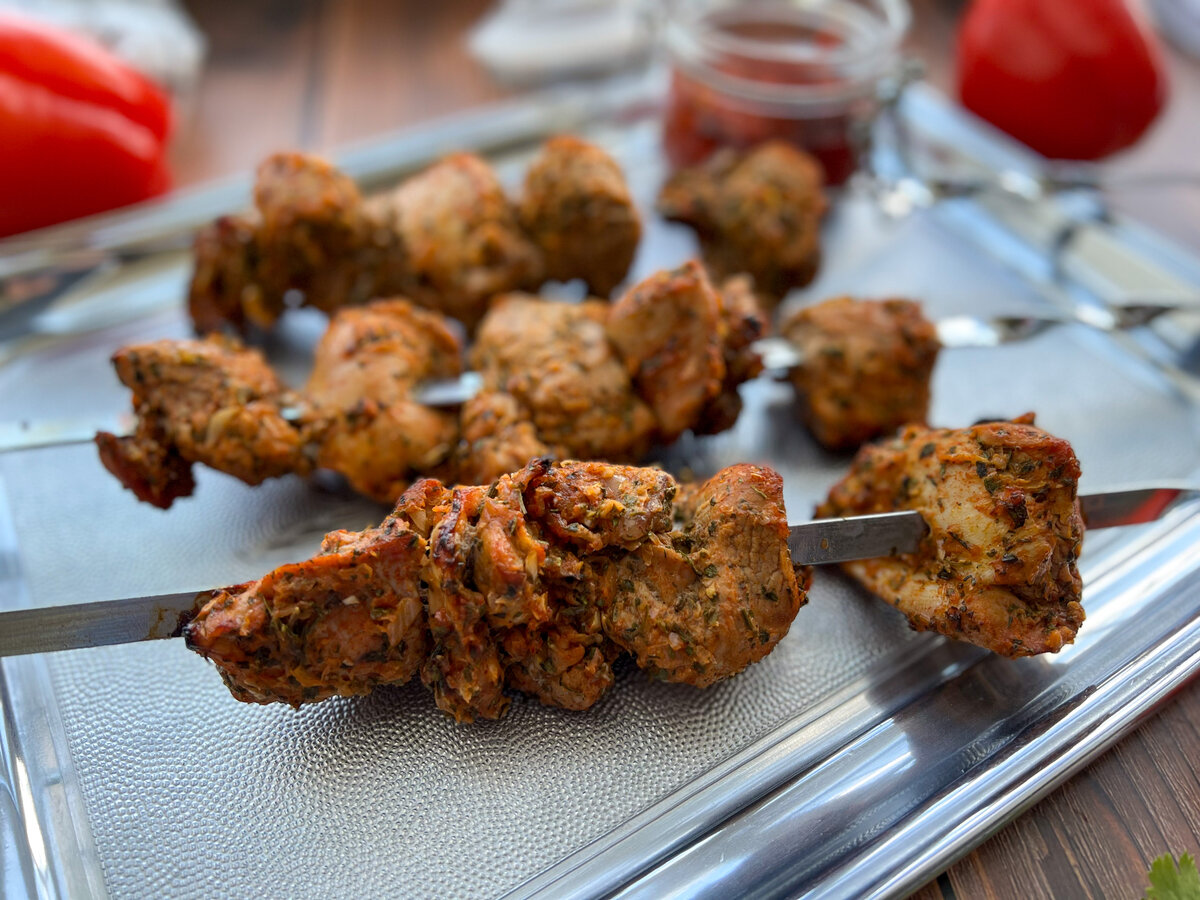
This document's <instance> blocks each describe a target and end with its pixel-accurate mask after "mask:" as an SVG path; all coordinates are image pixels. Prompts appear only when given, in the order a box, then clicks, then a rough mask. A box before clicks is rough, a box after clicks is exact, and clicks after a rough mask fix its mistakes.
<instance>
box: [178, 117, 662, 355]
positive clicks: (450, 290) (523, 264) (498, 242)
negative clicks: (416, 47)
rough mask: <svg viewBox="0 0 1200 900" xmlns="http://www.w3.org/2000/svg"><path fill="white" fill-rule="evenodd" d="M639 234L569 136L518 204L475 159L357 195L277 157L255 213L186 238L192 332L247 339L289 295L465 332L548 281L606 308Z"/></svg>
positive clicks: (604, 159) (456, 159) (345, 181)
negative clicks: (385, 308) (404, 302)
mask: <svg viewBox="0 0 1200 900" xmlns="http://www.w3.org/2000/svg"><path fill="white" fill-rule="evenodd" d="M640 237H641V220H640V218H639V216H638V213H637V210H636V208H635V207H634V205H633V201H632V199H631V197H630V195H629V190H628V187H627V186H626V183H625V177H624V175H623V174H622V172H621V169H620V167H619V166H618V165H617V164H616V162H615V161H614V160H613V159H612V157H610V156H609V155H608V154H607V153H606V152H604V151H603V150H602V149H600V148H599V147H596V146H595V145H593V144H589V143H587V142H585V141H581V140H579V139H577V138H573V137H565V136H564V137H558V138H554V139H552V140H550V141H547V142H546V144H545V145H544V146H543V148H542V151H541V153H540V154H539V155H538V157H537V158H536V159H534V161H533V162H532V163H531V165H530V168H529V170H528V172H527V176H526V180H525V184H524V188H523V191H522V194H521V196H520V198H519V199H518V200H517V201H516V202H513V201H510V200H509V198H508V197H507V196H506V194H505V192H504V189H503V188H502V187H501V185H500V182H499V180H498V179H497V177H496V173H495V172H494V171H493V170H492V168H491V166H490V165H488V163H487V162H485V161H484V160H483V159H481V158H480V157H478V156H475V155H474V154H469V153H456V154H453V155H451V156H448V157H446V158H445V159H443V160H441V161H440V162H438V163H435V164H434V165H433V166H431V167H430V168H428V169H426V170H425V171H424V172H421V173H420V174H418V175H416V176H414V177H413V178H410V179H408V180H407V181H405V182H403V183H402V184H401V185H400V186H399V187H397V188H395V189H394V190H392V191H390V192H388V193H386V194H383V195H380V196H377V197H371V198H365V197H363V196H362V194H361V193H360V192H359V190H358V188H357V186H356V185H355V184H354V182H353V181H352V180H351V179H350V178H349V176H347V175H346V174H344V173H342V172H340V171H338V170H337V169H336V168H335V167H333V166H332V165H330V164H329V163H327V162H325V161H324V160H322V159H319V158H317V157H314V156H309V155H306V154H301V153H278V154H275V155H273V156H271V157H269V158H268V159H267V160H266V161H264V162H263V163H262V165H261V166H260V167H259V169H258V174H257V180H256V183H255V187H254V210H253V211H252V212H250V213H248V214H244V215H236V216H224V217H222V218H219V219H217V220H215V221H214V222H212V223H211V224H209V225H208V226H206V227H205V228H203V229H201V231H200V233H199V234H198V235H197V237H196V241H195V268H194V272H193V275H192V281H191V286H190V289H189V295H188V308H189V311H190V313H191V316H192V321H193V323H194V324H195V327H196V329H197V330H198V331H199V332H201V333H206V332H212V331H219V330H228V329H230V328H232V329H234V330H239V331H244V330H245V329H246V327H247V326H250V325H254V326H257V327H259V328H269V327H270V326H271V325H273V324H274V323H275V321H276V320H277V319H278V318H279V317H280V316H281V315H282V314H283V312H284V311H285V309H286V308H287V306H288V302H289V300H290V299H291V298H292V297H296V298H298V299H300V300H301V301H302V302H303V303H304V304H306V305H310V306H315V307H317V308H319V309H321V310H324V311H325V312H328V313H332V312H334V311H336V310H338V309H341V308H343V307H346V306H354V305H361V304H363V303H366V302H368V301H370V300H374V299H377V298H381V297H392V296H404V297H407V298H408V299H410V300H412V301H413V302H414V303H417V304H418V305H421V306H424V307H427V308H429V309H434V310H437V311H439V312H441V313H443V314H445V315H448V316H451V317H453V318H455V319H458V320H460V321H461V322H463V323H464V324H466V325H467V326H468V327H473V326H474V325H475V324H476V323H477V322H478V321H479V319H480V318H481V317H482V316H483V314H484V312H485V310H486V309H487V304H488V301H489V300H490V299H491V298H492V297H493V296H494V295H496V294H501V293H505V292H507V291H514V290H531V289H534V288H536V287H538V286H539V285H541V284H542V283H543V282H544V281H546V280H547V279H558V280H562V281H569V280H571V279H575V278H579V279H582V280H583V281H584V282H585V283H586V284H587V285H588V288H589V289H590V290H591V291H592V292H593V293H595V294H598V295H601V296H605V297H607V296H608V294H609V293H610V292H611V291H612V290H613V288H614V287H616V286H617V284H618V283H620V282H621V281H623V280H624V278H625V275H626V273H627V272H628V270H629V265H630V263H631V261H632V260H633V255H634V252H635V251H636V249H637V244H638V240H639V239H640Z"/></svg>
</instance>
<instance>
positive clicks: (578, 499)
mask: <svg viewBox="0 0 1200 900" xmlns="http://www.w3.org/2000/svg"><path fill="white" fill-rule="evenodd" d="M787 540H788V528H787V517H786V515H785V512H784V508H783V493H782V481H781V479H780V478H779V476H778V475H777V474H776V473H774V472H772V471H771V470H769V469H764V468H760V467H757V466H749V465H740V466H733V467H730V468H728V469H725V470H723V471H722V472H720V473H718V474H717V475H716V476H714V477H713V478H712V479H710V480H709V481H707V482H705V483H704V484H702V485H699V486H697V487H691V488H688V489H684V490H680V489H679V488H678V486H677V485H676V483H675V481H674V479H672V478H671V476H670V475H667V474H666V473H664V472H661V471H658V470H654V469H639V468H634V467H629V466H614V465H609V464H606V463H585V462H564V463H551V462H549V461H547V460H544V459H542V460H535V461H534V462H531V463H530V464H529V465H528V466H526V467H525V468H523V469H522V470H520V471H519V472H515V473H512V474H509V475H504V476H502V477H500V478H499V479H497V480H496V481H495V482H493V483H492V484H491V485H488V486H462V487H457V488H449V487H446V486H444V485H442V484H441V483H440V482H437V481H434V480H432V479H425V480H422V481H419V482H417V483H416V484H414V485H413V486H412V487H411V488H410V489H409V490H408V491H406V492H405V494H404V495H403V496H402V497H401V498H400V501H399V502H398V503H397V505H396V507H395V509H394V510H393V512H392V514H391V515H390V516H388V518H387V519H386V520H385V521H384V522H383V524H382V525H380V526H379V527H378V528H373V529H368V530H367V531H364V532H360V533H350V532H334V533H332V534H330V535H328V536H326V539H325V543H324V545H323V547H322V550H321V553H320V554H319V555H318V556H316V557H314V558H313V559H310V560H308V561H306V562H303V563H297V564H294V565H289V566H282V567H280V568H279V569H277V570H275V571H274V572H272V573H270V574H269V575H267V576H265V577H264V578H262V579H260V580H258V581H256V582H252V583H249V584H242V585H235V586H232V587H230V588H226V589H224V590H221V591H216V592H213V594H212V597H211V599H210V600H209V601H208V602H207V603H206V604H205V605H204V606H203V608H202V609H201V610H200V612H199V613H198V615H197V616H196V618H195V619H194V620H193V621H192V622H191V624H190V625H188V626H187V628H186V630H185V637H186V639H187V643H188V645H189V646H190V647H191V648H192V649H194V650H196V651H197V652H199V653H201V654H202V655H204V656H206V657H207V658H209V659H210V660H212V661H213V662H214V663H215V664H216V665H217V667H218V668H219V669H220V670H221V673H222V676H223V677H224V679H225V681H226V683H227V684H228V685H229V687H230V690H231V691H232V692H233V694H234V696H235V697H237V698H238V699H241V700H246V701H251V702H258V703H265V702H273V701H283V702H287V703H291V704H292V705H298V704H300V703H304V702H310V701H316V700H321V699H324V698H326V697H329V696H333V695H334V694H343V695H347V694H360V693H366V692H368V691H370V690H371V689H373V688H374V687H375V686H376V685H378V684H393V683H402V682H404V681H407V680H408V679H409V678H410V677H412V676H413V675H415V674H417V673H418V671H419V674H420V676H421V679H422V681H424V682H425V684H426V685H427V686H429V688H430V689H431V690H432V691H433V694H434V697H435V700H436V701H437V704H438V706H439V707H440V708H441V709H442V710H443V711H445V712H447V713H448V714H450V715H452V716H453V717H454V718H456V719H458V720H459V721H471V720H472V719H474V718H477V717H481V718H497V717H499V716H500V715H502V714H503V712H504V710H505V708H506V707H507V705H508V697H507V693H506V691H507V690H508V689H514V688H515V689H517V690H521V691H523V692H525V693H529V694H531V695H533V696H536V697H537V698H538V699H539V700H541V701H542V702H543V703H546V704H548V705H552V706H561V707H565V708H568V709H585V708H587V707H588V706H591V705H592V704H594V703H595V702H596V701H597V700H598V699H600V697H602V696H603V695H604V693H605V692H606V691H607V690H608V689H609V687H611V685H612V681H613V676H612V668H611V664H612V661H613V660H614V659H615V658H616V657H617V656H619V655H620V654H621V653H625V652H627V653H630V654H632V655H633V656H634V657H635V658H636V660H637V662H638V664H639V665H640V666H642V667H643V668H645V669H647V670H648V671H650V672H652V673H653V674H654V675H656V676H657V677H660V678H663V679H665V680H668V681H678V682H684V683H688V684H695V685H697V686H701V687H703V686H707V685H710V684H713V683H715V682H716V681H719V680H721V679H723V678H727V677H729V676H731V675H734V674H736V673H737V672H739V671H741V670H742V669H743V668H745V667H746V666H747V665H749V664H750V663H752V662H755V661H757V660H758V659H761V658H762V657H763V656H765V655H766V654H767V653H769V652H770V650H771V649H772V648H773V647H774V646H775V644H776V643H777V642H778V641H779V640H780V638H782V637H783V636H784V634H786V633H787V630H788V627H789V626H790V624H791V621H792V619H793V617H794V616H795V614H796V611H797V610H798V609H799V607H800V606H801V605H803V603H804V602H805V595H804V590H803V588H802V582H803V581H804V580H805V578H806V574H805V573H804V572H801V575H800V580H799V581H798V580H797V573H796V572H795V571H794V569H793V566H792V564H791V560H790V556H789V554H788V549H787Z"/></svg>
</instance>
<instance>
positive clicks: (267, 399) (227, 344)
mask: <svg viewBox="0 0 1200 900" xmlns="http://www.w3.org/2000/svg"><path fill="white" fill-rule="evenodd" d="M113 364H114V365H115V366H116V370H117V376H118V377H119V378H120V379H121V382H122V383H123V384H124V385H125V386H126V387H128V388H129V389H130V390H131V391H133V409H134V412H135V413H136V414H137V427H136V430H135V432H134V434H132V435H130V436H128V437H117V436H115V435H112V434H109V433H107V432H101V433H99V434H98V435H96V443H97V445H98V447H99V449H100V459H101V461H102V462H103V463H104V465H105V467H106V468H107V469H108V470H109V471H110V472H112V473H113V474H114V475H116V476H117V478H118V479H120V481H121V482H122V483H123V484H124V485H125V486H126V487H128V488H129V489H130V490H132V491H133V492H134V493H135V494H137V496H138V499H140V500H144V501H146V502H147V503H151V504H153V505H155V506H158V507H160V508H162V509H166V508H167V507H169V506H170V505H171V503H172V502H173V501H174V500H175V499H176V498H177V497H182V496H187V495H188V494H190V493H191V492H192V490H193V489H194V487H195V482H194V480H193V478H192V473H191V466H192V464H193V463H203V464H204V465H207V466H211V467H212V468H214V469H217V470H218V471H221V472H226V473H228V474H230V475H232V476H233V477H235V478H238V479H241V480H242V481H245V482H246V483H247V484H259V483H260V482H262V481H264V480H265V479H267V478H274V477H276V476H279V475H283V474H285V473H288V472H299V473H305V472H307V471H309V470H310V469H311V467H312V464H311V461H310V459H309V457H308V455H307V453H306V452H305V445H306V440H307V439H306V435H305V431H304V428H303V427H302V426H301V425H298V424H293V423H292V422H289V421H288V420H287V419H286V418H285V417H284V411H285V409H286V408H288V407H292V406H294V405H295V404H296V403H297V402H298V398H297V397H296V396H295V395H294V394H292V393H291V392H289V391H288V390H287V389H286V388H285V387H284V386H283V384H282V383H281V382H280V381H279V379H278V378H277V377H276V376H275V373H274V372H273V371H272V370H271V368H270V367H269V366H268V365H267V363H266V360H264V359H263V357H262V354H260V353H259V352H258V351H257V350H250V349H247V348H245V347H242V346H241V345H240V344H238V343H237V342H236V341H233V340H229V339H225V338H220V337H210V338H207V339H205V340H199V341H170V340H163V341H155V342H153V343H150V344H141V345H138V346H133V347H126V348H125V349H123V350H120V351H118V352H117V354H116V355H115V356H114V357H113Z"/></svg>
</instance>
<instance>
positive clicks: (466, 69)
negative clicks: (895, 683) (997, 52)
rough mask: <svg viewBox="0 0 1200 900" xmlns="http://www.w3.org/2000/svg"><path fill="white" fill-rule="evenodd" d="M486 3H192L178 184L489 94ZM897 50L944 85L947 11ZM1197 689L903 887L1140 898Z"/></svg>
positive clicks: (1195, 220)
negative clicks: (968, 849)
mask: <svg viewBox="0 0 1200 900" xmlns="http://www.w3.org/2000/svg"><path fill="white" fill-rule="evenodd" d="M488 6H489V3H488V2H487V0H443V2H440V3H430V2H428V0H390V2H389V0H345V2H337V0H268V2H257V3H244V2H238V0H210V2H203V3H201V2H199V0H197V2H194V3H192V4H191V5H190V11H191V13H192V15H193V16H194V17H195V19H196V21H197V23H198V24H199V25H200V27H201V28H202V29H203V30H204V32H205V33H206V35H207V36H208V39H209V62H208V66H207V69H206V72H205V75H204V77H203V79H202V82H201V84H200V85H199V88H198V90H197V92H196V94H195V96H194V97H192V98H191V101H190V109H189V111H188V118H187V126H186V127H185V129H184V131H183V133H182V134H181V137H180V139H179V140H178V141H177V143H176V145H175V148H174V153H173V158H174V163H175V171H176V174H177V181H178V182H179V183H180V184H189V183H194V182H197V181H203V180H206V179H209V178H212V177H216V176H220V175H227V174H232V173H235V172H245V171H247V170H249V169H251V168H252V167H253V166H255V165H256V164H257V163H258V161H259V160H260V159H261V158H262V157H263V156H265V155H266V154H268V153H270V152H271V151H273V150H277V149H282V148H291V147H300V148H305V149H313V150H318V151H322V150H324V151H327V150H330V149H331V148H333V147H336V146H338V145H339V144H344V143H347V142H352V141H357V140H362V139H365V138H368V137H370V136H372V135H377V134H380V133H383V132H386V131H389V130H392V129H395V128H399V127H402V126H405V125H411V124H414V123H416V122H419V121H422V120H425V119H429V118H433V117H436V116H441V115H446V114H449V113H452V112H455V111H459V110H463V109H466V108H469V107H472V106H477V105H481V104H483V103H487V102H489V101H491V100H494V99H496V98H498V97H500V96H503V93H504V92H503V91H502V89H500V88H499V87H497V86H496V85H494V84H493V83H492V82H491V81H490V80H489V79H488V77H487V75H486V73H484V72H483V71H482V70H481V69H480V67H479V66H478V65H477V64H476V63H475V62H474V61H472V60H471V59H470V57H469V56H468V55H467V53H466V50H465V47H464V44H463V41H464V37H465V32H466V30H467V28H468V27H469V26H470V25H471V24H472V23H473V22H474V21H476V20H477V19H478V17H479V16H480V15H481V14H482V13H483V12H484V11H485V10H486V8H487V7H488ZM913 6H914V10H915V27H914V30H913V35H912V40H911V46H912V48H913V50H914V52H916V53H918V54H919V55H920V56H922V57H923V58H924V59H925V61H926V65H927V69H928V74H929V80H930V81H932V82H933V83H934V84H937V85H939V86H941V87H943V88H947V89H950V88H952V84H953V36H954V21H955V17H956V15H957V14H958V12H959V10H960V9H961V7H962V6H963V4H962V3H961V2H956V0H913ZM1170 65H1171V75H1172V77H1173V85H1172V87H1173V97H1172V101H1171V104H1170V106H1169V107H1168V109H1167V112H1166V113H1165V115H1164V116H1163V118H1162V120H1161V121H1160V122H1159V123H1158V124H1157V125H1156V126H1155V129H1154V131H1153V132H1151V134H1150V135H1149V136H1148V137H1147V139H1146V140H1145V141H1144V142H1143V143H1142V144H1140V145H1139V146H1138V147H1137V148H1135V149H1134V150H1133V151H1131V152H1130V153H1128V154H1126V155H1125V156H1124V157H1122V158H1120V159H1118V160H1116V161H1115V162H1114V164H1113V171H1115V172H1117V173H1122V172H1154V171H1165V170H1171V169H1174V170H1191V171H1196V170H1197V169H1200V164H1198V163H1197V161H1196V160H1197V158H1196V146H1197V144H1198V143H1200V128H1198V127H1197V125H1196V123H1197V122H1198V121H1200V64H1197V63H1196V62H1195V61H1194V60H1188V59H1184V58H1183V57H1181V56H1179V55H1178V54H1173V55H1172V56H1171V57H1170ZM1118 205H1119V207H1120V208H1122V209H1124V210H1127V211H1129V212H1130V213H1131V214H1133V215H1135V216H1137V217H1138V218H1140V219H1142V220H1143V221H1145V222H1147V223H1148V224H1150V225H1152V226H1154V227H1156V228H1159V229H1161V230H1163V231H1165V232H1167V233H1168V234H1171V235H1172V236H1174V237H1175V238H1176V239H1177V240H1180V241H1182V242H1184V243H1185V244H1187V245H1188V246H1191V247H1192V248H1194V249H1200V190H1194V189H1172V190H1166V191H1163V190H1157V191H1149V190H1122V191H1120V192H1119V194H1118ZM1198 723H1200V684H1196V683H1193V684H1192V685H1190V686H1189V687H1187V688H1185V689H1184V690H1182V691H1181V692H1180V693H1179V694H1177V695H1176V697H1174V698H1173V699H1172V700H1171V701H1170V702H1169V703H1168V704H1166V705H1165V706H1164V707H1163V708H1162V709H1161V710H1160V711H1159V712H1158V714H1156V715H1155V716H1154V717H1152V718H1151V719H1150V720H1149V721H1147V722H1146V723H1144V724H1142V725H1141V726H1140V727H1139V728H1138V729H1137V730H1136V731H1135V732H1134V733H1133V734H1132V735H1130V736H1129V737H1127V738H1126V739H1125V740H1124V741H1122V742H1121V743H1120V744H1119V745H1118V746H1117V747H1116V748H1115V749H1113V750H1112V751H1110V752H1109V753H1108V754H1106V755H1105V756H1104V757H1103V758H1101V759H1100V760H1099V761H1098V762H1096V763H1095V764H1093V765H1092V766H1091V767H1089V768H1088V769H1086V770H1085V771H1084V772H1082V773H1081V774H1080V775H1078V776H1076V777H1075V778H1074V779H1072V780H1071V781H1070V782H1069V783H1068V784H1067V785H1066V786H1065V787H1064V788H1062V789H1061V790H1059V791H1057V792H1056V793H1054V794H1052V795H1051V796H1050V797H1048V798H1046V799H1045V800H1043V801H1042V802H1041V803H1040V804H1038V805H1037V806H1035V807H1034V808H1033V809H1032V810H1030V811H1029V812H1027V813H1025V814H1024V815H1023V816H1021V817H1020V818H1019V819H1018V820H1017V821H1016V822H1015V823H1013V824H1012V825H1010V826H1008V827H1007V828H1005V829H1003V830H1002V831H1001V832H1000V833H999V834H997V835H996V836H995V837H993V838H991V839H990V840H989V841H987V842H986V843H985V844H983V845H982V846H981V847H979V848H978V849H977V850H975V851H974V852H972V853H971V854H969V855H968V856H967V857H965V858H964V859H963V860H961V861H959V862H958V863H957V864H955V865H954V866H952V867H951V868H950V869H949V870H948V871H947V872H946V873H944V874H943V875H942V876H940V877H939V878H938V879H936V880H935V881H933V882H931V883H930V884H929V885H927V886H926V887H924V888H923V889H922V890H920V891H919V892H917V893H916V894H915V895H914V896H915V897H917V898H919V900H940V898H946V900H950V898H976V897H982V898H1027V897H1028V898H1035V897H1055V898H1075V897H1095V898H1118V897H1140V896H1141V892H1142V890H1143V888H1144V887H1145V883H1146V882H1145V873H1146V870H1147V869H1148V867H1149V865H1150V862H1151V860H1153V859H1154V858H1155V857H1156V856H1159V855H1161V854H1163V853H1167V852H1171V853H1175V854H1179V853H1181V852H1184V851H1189V852H1192V853H1193V854H1196V853H1197V852H1198V851H1200V777H1198V775H1197V772H1198V771H1200V764H1198V763H1197V762H1196V760H1200V727H1198Z"/></svg>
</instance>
